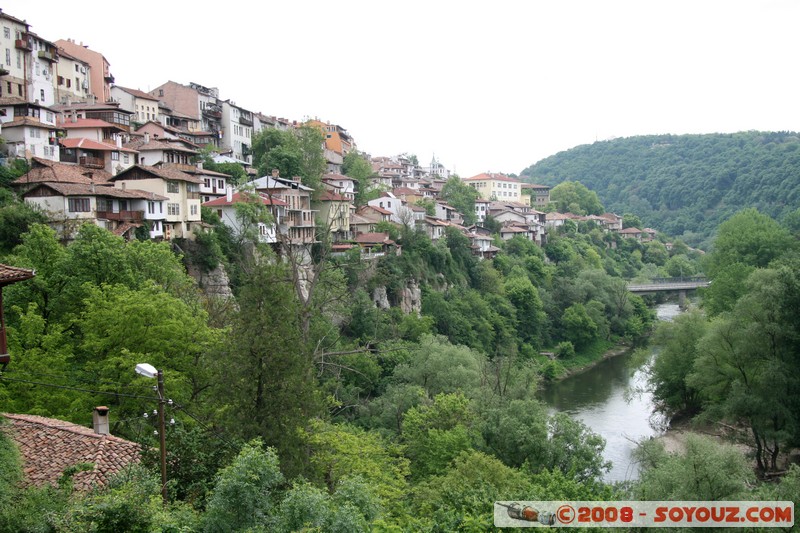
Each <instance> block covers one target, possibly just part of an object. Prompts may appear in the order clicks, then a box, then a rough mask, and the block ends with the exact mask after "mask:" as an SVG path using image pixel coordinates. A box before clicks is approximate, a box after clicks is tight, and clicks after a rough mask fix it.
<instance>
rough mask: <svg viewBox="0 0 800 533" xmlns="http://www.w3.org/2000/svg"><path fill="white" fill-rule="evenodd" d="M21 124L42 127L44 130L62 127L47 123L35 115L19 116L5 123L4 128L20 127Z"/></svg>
mask: <svg viewBox="0 0 800 533" xmlns="http://www.w3.org/2000/svg"><path fill="white" fill-rule="evenodd" d="M20 126H32V127H34V128H41V129H43V130H57V129H60V128H57V127H56V126H53V125H52V124H45V123H44V122H42V121H41V120H39V119H36V118H33V117H17V118H15V119H14V120H12V121H11V122H6V123H5V124H3V129H8V128H18V127H20Z"/></svg>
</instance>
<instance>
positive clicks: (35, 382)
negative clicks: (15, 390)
mask: <svg viewBox="0 0 800 533" xmlns="http://www.w3.org/2000/svg"><path fill="white" fill-rule="evenodd" d="M0 380H3V381H16V382H19V383H29V384H31V385H41V386H43V387H52V388H54V389H66V390H75V391H80V392H91V393H92V394H106V395H108V396H117V397H122V398H144V399H146V400H155V401H158V396H143V395H141V394H127V393H124V392H111V391H101V390H92V389H83V388H81V387H70V386H68V385H56V384H54V383H45V382H43V381H31V380H28V379H17V378H9V377H6V376H5V375H4V374H0Z"/></svg>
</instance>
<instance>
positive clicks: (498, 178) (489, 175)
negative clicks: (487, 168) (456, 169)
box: [461, 172, 520, 183]
mask: <svg viewBox="0 0 800 533" xmlns="http://www.w3.org/2000/svg"><path fill="white" fill-rule="evenodd" d="M480 180H484V181H487V180H494V181H510V182H514V183H520V181H519V180H518V179H514V178H509V177H508V176H506V175H505V174H496V173H492V172H484V173H483V174H478V175H477V176H472V177H471V178H467V179H464V180H461V181H480Z"/></svg>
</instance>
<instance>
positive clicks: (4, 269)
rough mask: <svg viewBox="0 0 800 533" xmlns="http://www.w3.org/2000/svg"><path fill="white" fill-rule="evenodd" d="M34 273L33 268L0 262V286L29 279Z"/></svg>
mask: <svg viewBox="0 0 800 533" xmlns="http://www.w3.org/2000/svg"><path fill="white" fill-rule="evenodd" d="M35 275H36V271H35V270H29V269H27V268H19V267H13V266H10V265H2V264H0V287H4V286H6V285H11V284H12V283H16V282H18V281H25V280H26V279H31V278H32V277H34V276H35Z"/></svg>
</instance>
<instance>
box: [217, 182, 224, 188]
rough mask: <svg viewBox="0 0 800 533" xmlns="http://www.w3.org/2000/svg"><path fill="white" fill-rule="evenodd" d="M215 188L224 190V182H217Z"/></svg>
mask: <svg viewBox="0 0 800 533" xmlns="http://www.w3.org/2000/svg"><path fill="white" fill-rule="evenodd" d="M217 188H218V189H224V188H225V181H224V180H217Z"/></svg>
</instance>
